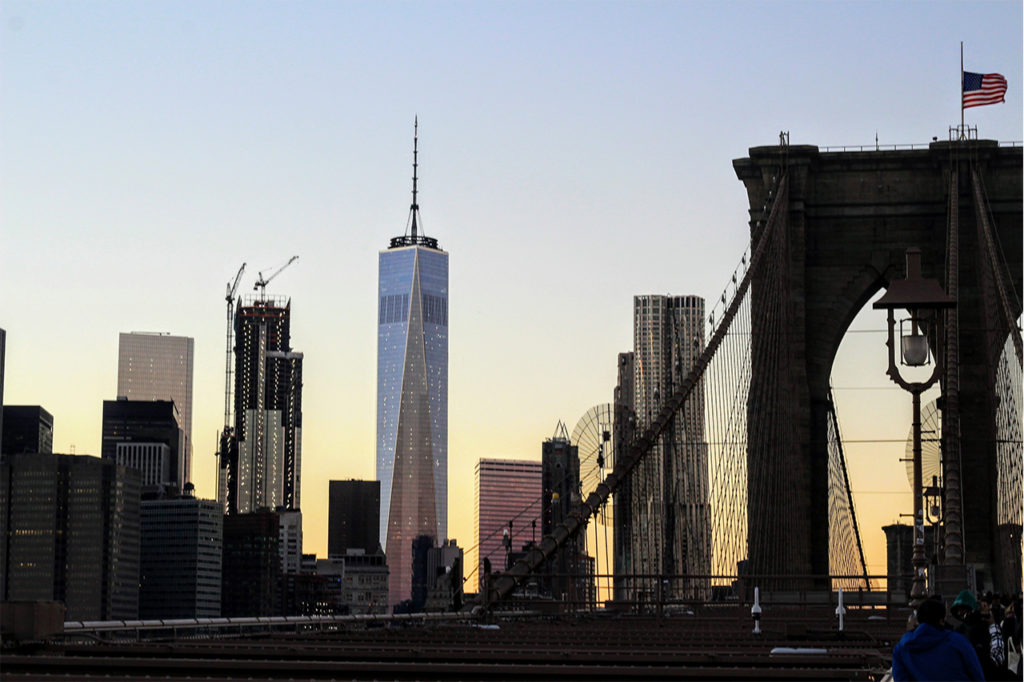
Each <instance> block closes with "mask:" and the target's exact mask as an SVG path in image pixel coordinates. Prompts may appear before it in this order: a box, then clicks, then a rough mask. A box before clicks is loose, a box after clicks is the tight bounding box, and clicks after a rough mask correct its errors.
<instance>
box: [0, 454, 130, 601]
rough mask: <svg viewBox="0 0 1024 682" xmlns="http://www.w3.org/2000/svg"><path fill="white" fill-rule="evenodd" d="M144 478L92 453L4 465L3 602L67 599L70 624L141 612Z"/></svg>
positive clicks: (22, 458) (0, 503) (0, 527)
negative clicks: (89, 454) (140, 577)
mask: <svg viewBox="0 0 1024 682" xmlns="http://www.w3.org/2000/svg"><path fill="white" fill-rule="evenodd" d="M140 488H141V486H140V479H139V473H138V472H137V471H134V470H132V469H128V468H126V467H121V466H117V465H116V464H115V463H114V462H113V461H109V460H103V459H101V458H99V457H89V456H86V455H77V456H76V455H55V454H38V453H31V454H15V455H5V456H4V458H3V460H2V461H0V550H2V551H0V558H2V560H0V564H2V565H0V597H2V601H36V600H42V601H60V602H63V603H64V605H65V607H66V609H67V611H66V619H67V620H121V619H127V620H131V619H134V618H137V617H138V613H139V542H140V538H139V500H140Z"/></svg>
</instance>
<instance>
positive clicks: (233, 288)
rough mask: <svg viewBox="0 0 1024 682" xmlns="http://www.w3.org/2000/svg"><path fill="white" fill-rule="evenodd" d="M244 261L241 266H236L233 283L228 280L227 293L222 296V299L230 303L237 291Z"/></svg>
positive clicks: (243, 268)
mask: <svg viewBox="0 0 1024 682" xmlns="http://www.w3.org/2000/svg"><path fill="white" fill-rule="evenodd" d="M245 265H246V264H245V263H242V267H240V268H238V274H237V275H235V283H234V284H232V283H231V282H228V287H227V294H226V295H225V296H224V300H226V301H227V302H228V303H231V302H232V301H233V300H234V299H235V293H236V292H237V291H238V285H239V283H240V282H241V281H242V273H243V272H245Z"/></svg>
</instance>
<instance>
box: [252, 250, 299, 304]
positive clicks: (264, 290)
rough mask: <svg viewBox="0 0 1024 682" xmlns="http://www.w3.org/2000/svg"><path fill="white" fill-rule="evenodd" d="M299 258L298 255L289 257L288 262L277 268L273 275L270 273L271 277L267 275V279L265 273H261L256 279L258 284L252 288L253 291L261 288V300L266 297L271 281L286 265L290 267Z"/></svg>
mask: <svg viewBox="0 0 1024 682" xmlns="http://www.w3.org/2000/svg"><path fill="white" fill-rule="evenodd" d="M298 259H299V257H298V256H292V257H291V258H289V259H288V262H287V263H285V264H284V265H282V266H281V267H279V268H278V269H277V270H275V271H274V273H273V274H272V275H270V277H267V278H266V279H264V278H263V273H262V272H260V273H259V279H257V280H256V284H254V285H253V287H252V289H253V291H256V290H257V289H259V292H260V299H261V300H262V299H265V298H266V293H267V285H268V284H270V281H271V280H272V279H274V278H275V277H277V276H278V275H280V274H281V271H282V270H284V269H285V268H286V267H288V266H289V265H291V264H292V263H294V262H295V261H297V260H298Z"/></svg>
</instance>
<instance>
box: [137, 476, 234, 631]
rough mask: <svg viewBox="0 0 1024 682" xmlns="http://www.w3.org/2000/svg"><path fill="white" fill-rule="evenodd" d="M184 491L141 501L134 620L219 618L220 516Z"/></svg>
mask: <svg viewBox="0 0 1024 682" xmlns="http://www.w3.org/2000/svg"><path fill="white" fill-rule="evenodd" d="M186 491H187V492H186V494H185V495H184V496H181V497H172V498H165V499H151V500H143V501H142V505H141V524H142V549H141V576H142V579H141V582H140V585H139V618H144V619H145V618H217V617H219V616H220V594H221V569H222V566H221V560H222V553H223V548H224V512H223V510H222V509H221V506H220V504H219V503H217V502H216V501H214V500H198V499H196V498H194V497H192V496H191V485H187V486H186Z"/></svg>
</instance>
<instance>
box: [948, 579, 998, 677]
mask: <svg viewBox="0 0 1024 682" xmlns="http://www.w3.org/2000/svg"><path fill="white" fill-rule="evenodd" d="M949 610H950V612H951V613H952V614H953V617H954V618H956V619H957V620H959V621H960V625H958V626H957V628H956V631H957V632H959V633H960V634H962V635H964V636H965V637H967V641H969V642H970V643H971V646H972V647H973V648H974V653H975V654H976V655H977V656H978V660H979V661H980V662H981V669H982V671H984V673H985V679H986V680H1004V679H1007V677H1008V676H1007V669H1006V647H1005V643H1004V640H1003V632H1002V630H1000V629H999V627H998V626H997V625H996V624H995V623H993V622H992V612H991V609H990V607H989V604H988V602H987V601H981V602H979V601H978V600H977V599H976V598H975V596H974V594H973V593H972V592H971V591H970V590H963V591H962V592H960V594H958V595H957V597H956V600H955V601H954V602H953V605H952V606H951V607H950V609H949Z"/></svg>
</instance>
